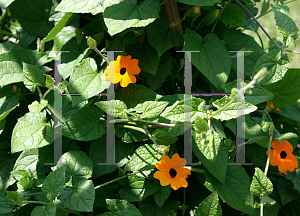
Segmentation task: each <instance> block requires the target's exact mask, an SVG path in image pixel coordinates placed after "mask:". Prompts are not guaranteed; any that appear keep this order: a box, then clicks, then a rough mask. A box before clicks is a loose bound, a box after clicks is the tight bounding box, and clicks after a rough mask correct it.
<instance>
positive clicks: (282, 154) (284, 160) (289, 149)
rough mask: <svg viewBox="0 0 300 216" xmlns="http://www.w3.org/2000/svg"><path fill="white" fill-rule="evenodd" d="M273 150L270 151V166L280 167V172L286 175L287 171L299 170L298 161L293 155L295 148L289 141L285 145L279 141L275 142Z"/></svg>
mask: <svg viewBox="0 0 300 216" xmlns="http://www.w3.org/2000/svg"><path fill="white" fill-rule="evenodd" d="M272 148H273V149H270V164H271V165H272V166H278V170H279V172H281V173H285V174H286V171H290V172H293V171H294V170H295V168H298V160H297V158H296V157H295V156H294V155H293V154H292V153H293V146H292V145H291V144H290V143H289V142H288V141H287V140H285V141H284V142H283V144H282V143H281V142H280V141H279V140H274V141H273V142H272ZM267 155H268V150H267Z"/></svg>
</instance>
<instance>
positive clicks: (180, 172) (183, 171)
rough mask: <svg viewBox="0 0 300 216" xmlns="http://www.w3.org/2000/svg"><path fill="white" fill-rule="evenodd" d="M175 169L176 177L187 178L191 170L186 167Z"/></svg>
mask: <svg viewBox="0 0 300 216" xmlns="http://www.w3.org/2000/svg"><path fill="white" fill-rule="evenodd" d="M176 171H177V176H176V177H181V178H187V177H188V176H189V175H191V170H189V169H187V168H183V169H177V170H176Z"/></svg>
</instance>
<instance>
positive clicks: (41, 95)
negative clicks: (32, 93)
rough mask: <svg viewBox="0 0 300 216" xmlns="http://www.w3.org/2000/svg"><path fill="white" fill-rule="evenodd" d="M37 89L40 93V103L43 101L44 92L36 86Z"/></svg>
mask: <svg viewBox="0 0 300 216" xmlns="http://www.w3.org/2000/svg"><path fill="white" fill-rule="evenodd" d="M36 89H37V91H38V93H39V96H40V101H41V100H42V97H43V94H42V92H41V89H40V87H39V86H38V85H37V86H36Z"/></svg>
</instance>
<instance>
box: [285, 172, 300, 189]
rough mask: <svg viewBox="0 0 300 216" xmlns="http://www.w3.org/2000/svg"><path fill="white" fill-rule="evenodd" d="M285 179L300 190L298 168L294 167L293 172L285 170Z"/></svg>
mask: <svg viewBox="0 0 300 216" xmlns="http://www.w3.org/2000/svg"><path fill="white" fill-rule="evenodd" d="M286 178H287V179H289V180H290V181H291V182H292V183H293V186H294V188H295V189H296V190H298V191H300V168H296V169H295V171H294V172H290V171H287V176H286Z"/></svg>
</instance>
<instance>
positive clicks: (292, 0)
mask: <svg viewBox="0 0 300 216" xmlns="http://www.w3.org/2000/svg"><path fill="white" fill-rule="evenodd" d="M295 1H297V0H291V1H288V2H285V5H286V4H289V3H292V2H295ZM272 10H273V9H270V10H268V11H266V12H265V13H263V14H260V15H259V16H258V17H257V18H256V19H259V18H261V17H262V16H264V15H266V14H268V13H270V12H271V11H272Z"/></svg>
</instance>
